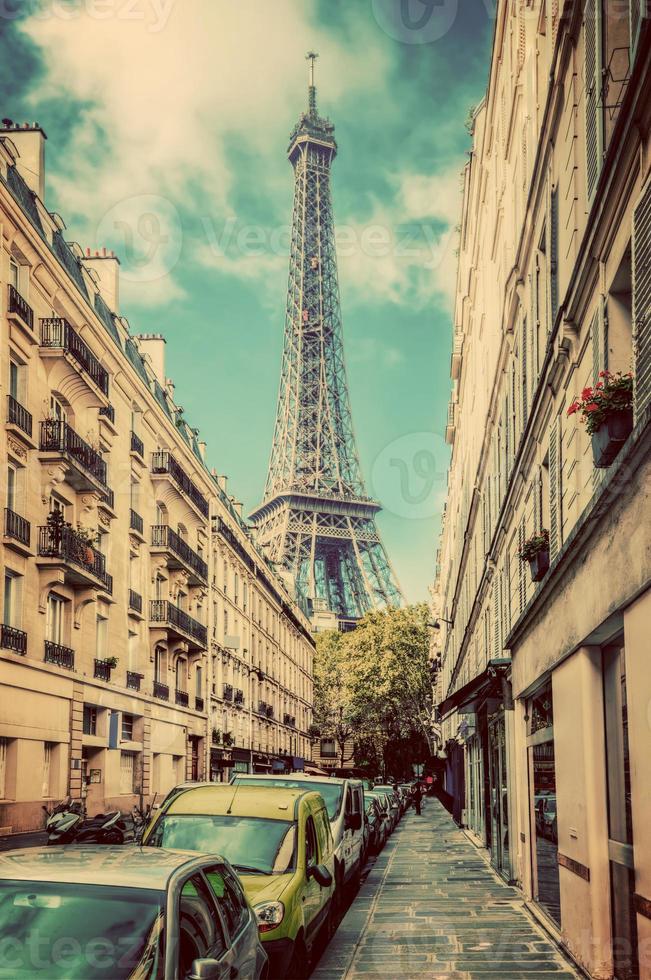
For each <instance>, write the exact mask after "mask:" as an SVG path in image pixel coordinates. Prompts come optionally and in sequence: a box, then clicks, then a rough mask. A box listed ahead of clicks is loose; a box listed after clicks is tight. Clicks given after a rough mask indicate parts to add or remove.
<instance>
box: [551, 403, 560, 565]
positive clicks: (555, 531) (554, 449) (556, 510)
mask: <svg viewBox="0 0 651 980" xmlns="http://www.w3.org/2000/svg"><path fill="white" fill-rule="evenodd" d="M561 435H562V430H561V418H560V415H559V416H558V417H557V418H556V419H554V421H553V422H552V424H551V426H550V429H549V557H550V559H551V561H553V560H554V558H555V557H556V555H557V554H558V552H559V550H560V547H561V539H562V524H563V520H562V518H563V515H562V513H561V505H562V486H561V449H562V446H561Z"/></svg>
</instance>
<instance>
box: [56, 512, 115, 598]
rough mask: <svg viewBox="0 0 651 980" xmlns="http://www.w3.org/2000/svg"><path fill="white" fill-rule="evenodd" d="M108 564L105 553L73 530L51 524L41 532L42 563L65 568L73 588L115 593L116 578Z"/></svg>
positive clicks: (67, 578)
mask: <svg viewBox="0 0 651 980" xmlns="http://www.w3.org/2000/svg"><path fill="white" fill-rule="evenodd" d="M42 559H45V561H43V560H42ZM105 561H106V559H105V558H104V555H103V554H102V553H101V551H97V549H96V548H93V546H92V545H90V544H88V540H87V538H86V536H85V535H83V534H80V533H79V532H78V531H74V530H73V529H72V528H71V527H65V526H63V527H58V526H53V525H49V524H47V525H41V527H39V529H38V564H39V565H62V566H63V567H64V569H65V572H66V580H67V581H68V582H69V583H70V584H72V585H77V586H89V585H91V586H92V585H94V586H96V587H97V588H100V589H103V590H104V591H106V592H112V591H113V578H112V576H111V575H109V574H108V572H107V571H106V566H105Z"/></svg>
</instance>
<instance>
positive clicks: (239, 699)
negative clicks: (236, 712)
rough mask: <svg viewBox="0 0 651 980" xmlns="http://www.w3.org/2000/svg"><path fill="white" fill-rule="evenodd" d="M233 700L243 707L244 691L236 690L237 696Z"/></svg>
mask: <svg viewBox="0 0 651 980" xmlns="http://www.w3.org/2000/svg"><path fill="white" fill-rule="evenodd" d="M233 700H234V702H235V704H236V705H238V706H239V707H240V708H241V707H242V705H243V704H244V691H235V697H234V698H233Z"/></svg>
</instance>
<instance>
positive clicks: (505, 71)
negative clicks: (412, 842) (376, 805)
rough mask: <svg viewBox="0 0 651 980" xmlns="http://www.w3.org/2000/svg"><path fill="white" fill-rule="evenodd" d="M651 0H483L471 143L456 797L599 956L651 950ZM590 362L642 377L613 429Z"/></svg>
mask: <svg viewBox="0 0 651 980" xmlns="http://www.w3.org/2000/svg"><path fill="white" fill-rule="evenodd" d="M646 15H647V11H646V6H645V5H640V4H639V3H638V2H635V0H631V2H630V3H629V2H625V3H620V4H613V3H607V2H605V0H586V2H582V3H580V2H574V3H569V2H566V3H562V2H561V0H559V2H552V0H546V2H545V0H543V2H541V0H521V2H519V3H516V4H511V3H508V4H507V3H506V2H500V3H498V5H497V12H496V24H495V36H494V44H493V51H492V59H491V67H490V75H489V80H488V87H487V91H486V96H485V98H484V100H483V101H482V103H481V104H480V105H479V106H478V107H477V108H476V110H475V111H474V115H473V142H472V151H471V153H470V158H469V162H468V164H467V166H466V168H465V183H464V196H463V212H462V220H461V241H460V254H459V270H458V281H457V296H456V309H455V318H454V339H453V351H452V364H451V374H452V378H453V391H452V397H451V401H450V406H449V414H448V424H447V430H446V437H447V440H448V442H449V443H450V444H451V446H452V460H451V467H450V473H449V484H448V486H449V490H448V499H447V505H446V511H445V517H444V529H443V538H442V545H441V552H440V563H441V571H440V594H441V602H442V609H441V615H442V616H443V617H445V619H446V620H448V621H449V622H447V623H446V622H443V620H442V627H443V634H442V638H443V648H442V664H441V681H440V682H441V697H442V701H441V705H440V710H441V717H442V738H443V742H444V746H445V755H446V782H447V788H448V790H449V791H450V792H451V793H452V794H453V796H454V798H455V806H456V811H455V815H456V816H457V818H458V819H459V821H460V822H462V823H463V824H464V825H465V826H466V827H467V829H468V832H469V833H470V834H471V835H472V836H474V838H475V840H476V841H477V843H478V845H479V846H483V847H486V848H487V849H488V850H489V853H490V856H491V859H492V862H493V864H494V865H495V867H496V868H497V869H498V870H499V871H500V872H501V873H502V874H503V875H504V877H505V878H507V879H508V880H510V881H514V882H517V883H518V884H519V885H520V886H521V887H522V889H523V891H524V895H525V897H526V900H527V901H528V902H529V903H530V904H531V908H532V909H533V910H534V911H535V912H536V914H537V915H539V916H540V917H541V918H542V919H543V920H544V922H545V925H546V926H547V928H549V929H550V930H551V931H552V932H554V933H555V934H556V935H557V936H558V938H559V940H560V941H561V942H563V943H564V944H565V946H566V947H567V949H568V950H569V951H570V953H571V954H572V956H573V957H574V958H575V959H576V960H577V962H578V963H580V964H581V966H582V967H583V968H584V969H585V970H586V971H587V973H588V974H589V975H591V976H594V977H600V978H605V977H618V978H621V977H637V976H640V977H642V976H649V975H651V833H650V832H649V829H648V813H649V804H650V802H651V764H650V762H649V752H648V748H649V715H648V705H649V704H650V703H651V670H650V669H649V639H648V631H649V623H651V521H650V520H649V515H650V513H651V510H650V507H649V493H650V489H651V455H650V452H649V448H650V444H651V428H650V426H649V419H650V417H651V325H650V323H649V314H650V312H651V310H650V299H651V292H650V289H649V284H650V277H651V233H650V231H649V228H650V227H651V147H650V145H649V126H650V123H651V79H650V74H649V73H650V71H651V40H650V28H651V23H650V21H649V19H648V17H647V16H646ZM604 371H609V372H612V373H615V374H616V373H617V372H620V371H621V372H623V373H624V374H626V373H627V372H632V374H633V379H634V380H633V412H632V431H630V434H628V437H627V438H625V441H624V439H620V440H619V441H615V440H614V439H611V440H610V442H609V446H608V451H607V453H605V452H602V450H603V445H601V448H600V445H599V444H598V443H599V442H600V440H601V441H602V442H603V437H604V433H605V430H603V429H602V430H601V436H597V438H596V439H595V438H592V439H591V437H590V435H589V434H588V432H587V431H586V428H585V427H584V426H582V425H581V424H579V422H578V420H577V416H576V415H569V416H568V408H569V406H570V405H571V403H572V402H573V401H574V399H575V398H576V397H577V396H580V395H581V392H582V390H583V389H585V388H586V387H592V386H593V385H595V384H597V383H600V382H601V383H603V377H604V376H603V374H602V372H604ZM626 434H627V433H626V431H625V432H624V436H626ZM606 441H608V440H606ZM604 457H606V458H604ZM545 533H546V534H547V535H548V539H549V540H548V556H547V557H548V560H549V565H548V567H546V562H545V557H546V556H544V553H543V555H542V556H541V559H540V562H539V564H538V567H537V568H536V567H532V568H531V570H530V569H529V568H528V567H527V563H525V562H523V561H521V560H520V558H519V553H520V551H521V550H522V548H523V547H524V545H525V544H526V542H527V541H528V540H529V539H530V538H531V537H532V536H533V535H536V534H538V535H543V536H544V534H545ZM534 577H535V579H536V581H534V580H533V578H534Z"/></svg>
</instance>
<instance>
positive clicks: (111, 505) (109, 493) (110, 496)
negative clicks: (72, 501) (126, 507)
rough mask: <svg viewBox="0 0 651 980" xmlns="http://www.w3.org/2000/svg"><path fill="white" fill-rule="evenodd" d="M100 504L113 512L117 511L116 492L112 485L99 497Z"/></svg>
mask: <svg viewBox="0 0 651 980" xmlns="http://www.w3.org/2000/svg"><path fill="white" fill-rule="evenodd" d="M98 504H99V506H100V507H106V508H108V510H110V511H111V512H112V513H115V493H114V492H113V490H111V489H110V487H109V489H108V490H106V491H105V492H104V493H103V494H102V496H101V497H100V498H99V500H98Z"/></svg>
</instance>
